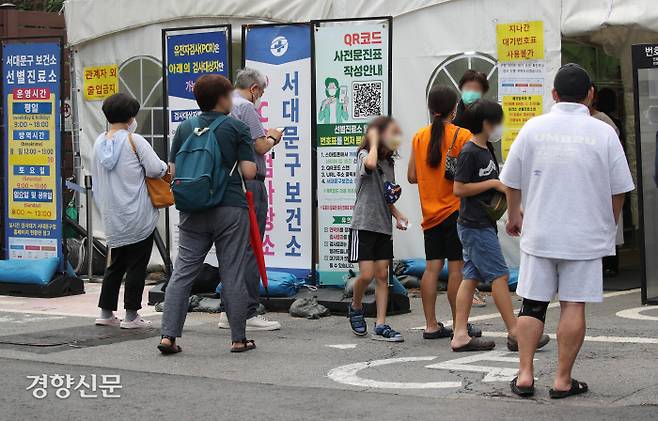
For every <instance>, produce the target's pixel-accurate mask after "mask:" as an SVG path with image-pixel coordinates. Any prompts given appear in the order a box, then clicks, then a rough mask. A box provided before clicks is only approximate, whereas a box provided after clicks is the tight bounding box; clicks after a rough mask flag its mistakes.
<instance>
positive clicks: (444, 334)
mask: <svg viewBox="0 0 658 421" xmlns="http://www.w3.org/2000/svg"><path fill="white" fill-rule="evenodd" d="M452 333H453V332H452V329H450V328H449V327H445V326H444V325H443V323H440V322H439V329H438V330H435V331H434V332H428V331H426V330H424V331H423V339H441V338H449V337H451V336H452Z"/></svg>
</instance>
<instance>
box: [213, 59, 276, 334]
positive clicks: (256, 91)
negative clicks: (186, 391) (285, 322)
mask: <svg viewBox="0 0 658 421" xmlns="http://www.w3.org/2000/svg"><path fill="white" fill-rule="evenodd" d="M234 85H235V90H234V91H233V109H232V110H231V117H233V118H235V119H238V120H240V121H242V122H243V123H245V124H246V125H247V127H249V132H250V133H251V138H252V140H253V142H254V143H253V145H254V158H255V159H254V160H255V161H256V167H257V171H256V178H255V179H253V180H247V189H248V190H249V191H250V192H251V193H252V194H253V196H254V204H255V206H256V218H257V219H258V228H259V229H260V235H261V237H262V236H264V235H265V222H266V220H267V208H268V198H267V189H266V188H265V155H266V154H267V153H268V152H269V151H270V150H272V148H273V147H274V146H276V145H277V144H278V143H279V141H280V140H281V136H282V132H281V131H279V130H277V129H273V128H270V129H268V130H265V128H264V127H263V123H261V120H260V114H259V112H258V110H259V108H260V100H261V98H262V97H263V94H264V93H265V88H267V79H266V78H265V75H263V74H262V73H261V72H259V71H258V70H255V69H250V68H245V69H242V70H240V71H239V72H238V74H237V76H236V77H235V83H234ZM252 266H253V267H252V268H250V269H251V270H250V271H249V273H250V276H252V277H255V278H256V279H260V275H259V274H258V267H257V266H256V264H254V265H252ZM259 286H260V285H259V281H255V282H250V283H249V288H248V289H249V296H250V297H249V298H250V300H249V319H247V331H257V330H278V329H281V324H280V323H279V322H276V321H272V320H267V319H266V318H265V317H263V316H261V315H258V314H257V312H256V310H257V307H258V301H259V296H260V293H259V289H260V288H259ZM218 326H219V328H220V329H228V328H229V327H230V325H229V321H228V318H227V316H226V312H222V313H221V314H220V316H219V325H218Z"/></svg>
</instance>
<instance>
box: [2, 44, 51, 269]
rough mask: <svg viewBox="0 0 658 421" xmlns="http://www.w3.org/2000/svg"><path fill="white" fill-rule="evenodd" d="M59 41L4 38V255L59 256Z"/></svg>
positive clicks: (24, 257) (12, 257)
mask: <svg viewBox="0 0 658 421" xmlns="http://www.w3.org/2000/svg"><path fill="white" fill-rule="evenodd" d="M60 59H61V47H60V45H59V43H47V42H38V43H3V45H2V63H3V66H2V69H3V72H2V73H3V75H2V85H3V89H2V92H3V98H2V102H3V109H4V110H5V112H4V119H5V120H4V122H3V125H4V142H3V150H4V154H3V155H4V170H5V189H4V191H5V192H6V194H7V197H5V198H3V199H2V201H3V202H4V204H5V205H4V213H5V244H6V247H7V253H6V257H7V258H9V259H43V258H52V257H61V256H62V247H61V246H62V223H61V203H62V202H61V193H62V192H61V175H60V174H61V173H60V171H61V168H60V156H61V155H60V153H61V151H60V147H61V146H60V145H61V132H60V124H61V123H60V82H61V80H60V77H61V62H60Z"/></svg>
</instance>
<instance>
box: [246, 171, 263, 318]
mask: <svg viewBox="0 0 658 421" xmlns="http://www.w3.org/2000/svg"><path fill="white" fill-rule="evenodd" d="M247 189H248V190H249V191H250V192H251V193H252V194H253V196H254V207H255V210H256V220H257V221H258V230H259V232H260V238H261V240H262V239H263V238H264V237H265V229H266V228H267V226H266V224H267V209H268V197H267V189H266V188H265V183H264V182H262V181H260V180H248V181H247ZM251 256H252V257H253V253H252V254H251ZM246 278H247V284H246V285H247V291H248V293H249V300H248V302H247V308H248V313H247V318H248V319H249V318H252V317H254V316H256V315H257V313H258V303H259V302H260V273H259V272H258V266H257V265H256V261H255V260H254V261H253V262H252V263H248V264H247V267H246Z"/></svg>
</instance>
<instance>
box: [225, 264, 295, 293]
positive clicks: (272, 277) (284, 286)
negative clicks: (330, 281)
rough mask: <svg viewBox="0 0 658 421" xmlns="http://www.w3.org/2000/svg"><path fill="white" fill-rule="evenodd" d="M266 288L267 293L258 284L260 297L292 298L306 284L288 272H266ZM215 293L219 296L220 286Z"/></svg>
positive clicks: (261, 285)
mask: <svg viewBox="0 0 658 421" xmlns="http://www.w3.org/2000/svg"><path fill="white" fill-rule="evenodd" d="M267 280H268V287H267V292H266V291H265V288H264V287H263V284H262V283H261V284H260V291H259V292H260V296H261V297H265V296H267V293H269V296H270V297H292V296H293V295H295V294H297V291H299V289H300V288H301V287H303V286H304V285H305V284H306V281H305V280H302V279H297V278H296V277H295V275H293V274H291V273H288V272H277V271H269V270H268V271H267ZM215 292H216V293H217V294H219V295H220V296H221V294H222V284H221V283H220V284H219V285H217V288H216V289H215Z"/></svg>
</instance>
